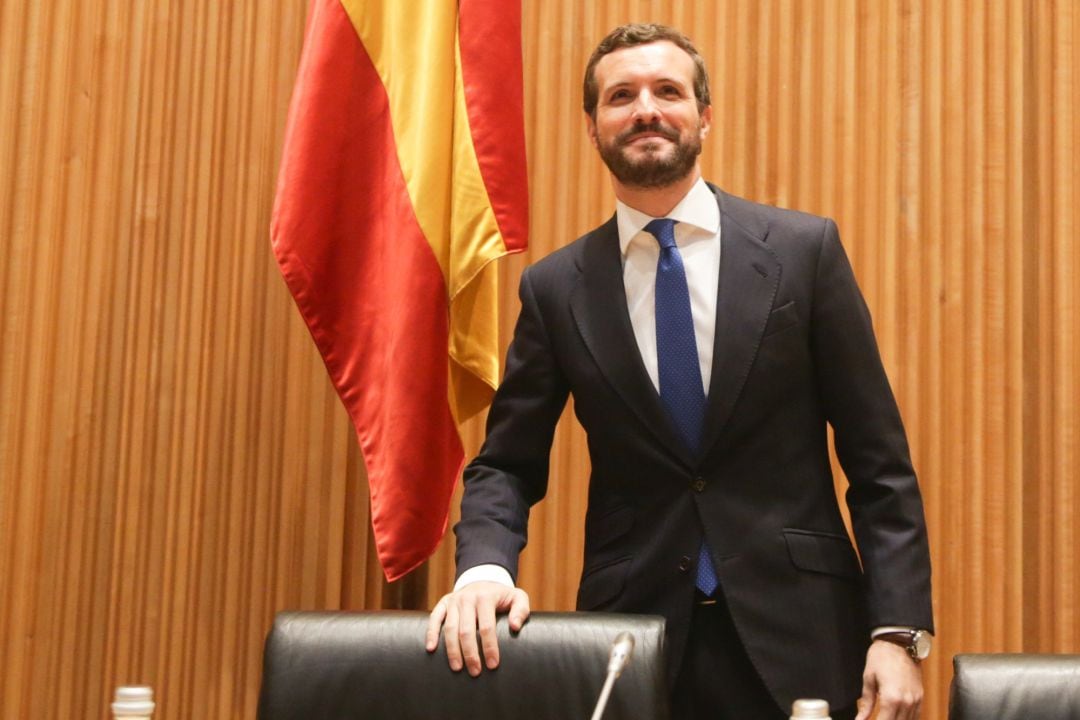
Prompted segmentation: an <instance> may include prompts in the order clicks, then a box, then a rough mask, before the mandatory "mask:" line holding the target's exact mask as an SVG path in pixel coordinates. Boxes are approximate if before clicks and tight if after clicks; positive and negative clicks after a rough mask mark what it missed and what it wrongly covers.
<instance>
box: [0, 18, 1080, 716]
mask: <svg viewBox="0 0 1080 720" xmlns="http://www.w3.org/2000/svg"><path fill="white" fill-rule="evenodd" d="M524 10H525V23H524V40H525V43H524V49H525V69H526V103H527V107H526V121H527V139H528V145H529V147H528V150H529V157H530V169H529V171H530V180H531V185H532V203H533V213H532V217H533V218H534V219H533V226H532V245H531V248H530V250H529V252H528V253H527V254H526V255H525V256H519V257H514V258H511V259H510V260H508V261H506V262H504V263H503V265H502V278H503V280H504V287H503V291H502V292H503V294H504V307H505V308H506V310H507V313H506V316H505V318H504V321H503V322H504V325H503V329H504V336H505V337H506V338H507V339H508V337H509V333H510V331H511V328H512V324H513V319H514V315H515V314H516V310H517V307H518V304H517V300H516V284H517V278H518V276H519V275H520V272H521V269H522V267H524V265H525V264H526V263H527V262H528V261H530V260H533V259H536V258H538V257H541V256H542V255H544V254H546V253H547V252H549V251H550V250H552V249H554V248H556V247H558V246H560V245H562V244H563V243H565V242H566V241H568V240H569V239H571V238H573V237H575V236H577V235H578V234H580V233H581V232H583V231H585V230H587V229H588V228H590V227H592V226H593V225H595V224H597V223H598V222H600V221H601V220H603V219H604V218H605V217H606V216H607V215H608V214H609V213H610V211H611V206H612V194H611V190H610V188H609V186H608V184H607V179H606V173H605V171H604V169H603V167H602V166H601V164H600V163H599V161H598V160H597V159H596V157H595V154H594V152H593V150H592V149H591V147H590V146H589V145H588V143H587V141H586V138H585V134H584V123H583V119H582V117H581V113H580V110H579V109H578V108H579V102H580V73H581V69H582V67H583V65H584V62H585V59H586V58H587V56H588V53H589V52H590V50H591V49H592V47H593V45H595V43H596V41H597V40H598V39H599V38H600V37H601V36H602V35H603V34H604V33H605V32H606V31H607V30H608V29H609V28H610V27H612V26H614V25H616V24H618V23H620V22H624V21H628V20H656V21H661V22H669V23H672V24H675V25H677V26H679V27H682V28H684V29H685V30H686V31H687V32H688V33H690V34H691V36H692V37H693V38H694V39H695V40H696V41H697V43H698V45H699V47H700V48H701V49H702V51H703V53H704V54H705V56H706V58H707V60H708V61H709V63H710V69H711V72H712V76H713V91H714V105H715V113H716V125H715V128H714V133H713V135H712V136H711V138H710V140H709V141H708V143H707V146H706V154H705V158H704V166H705V172H706V176H707V177H709V178H710V179H712V180H714V181H715V182H717V183H719V184H720V185H722V186H724V187H725V188H726V189H728V190H730V191H732V192H735V193H738V194H742V195H745V196H748V197H751V198H754V199H757V200H761V201H765V202H770V203H775V204H779V205H783V206H787V207H796V208H799V209H803V210H807V211H810V212H816V213H821V214H827V215H831V216H833V217H834V218H836V220H837V221H838V223H839V225H840V228H841V233H842V237H843V238H844V241H845V244H846V245H847V248H848V250H849V253H850V255H851V257H852V260H853V263H854V265H855V267H856V272H857V274H858V276H859V278H860V281H861V283H862V286H863V290H864V292H865V294H866V296H867V300H868V302H869V304H870V306H871V309H872V311H873V313H874V316H875V321H876V326H877V329H878V333H879V339H880V341H881V345H882V350H883V353H884V356H885V361H886V365H887V368H888V371H889V373H890V376H891V378H892V380H893V384H894V388H895V390H896V392H897V395H898V397H899V400H900V403H901V406H902V410H903V412H904V416H905V419H906V422H907V426H908V430H909V434H910V439H911V444H912V449H913V452H914V455H915V459H916V463H917V467H918V468H919V470H920V474H921V479H922V483H923V488H924V493H925V496H926V504H927V513H928V519H929V522H930V530H931V543H932V550H933V557H934V562H935V572H936V574H935V581H936V586H935V606H936V610H937V618H938V622H939V641H938V644H937V647H936V652H935V655H934V658H933V660H932V661H931V662H929V663H928V664H927V669H926V677H927V686H928V702H927V711H926V712H925V713H924V717H928V718H943V717H944V715H945V713H944V704H945V701H946V696H947V684H948V681H949V678H950V675H951V671H950V669H949V659H950V658H951V656H952V655H953V654H954V653H955V652H959V651H999V650H1012V651H1073V652H1078V651H1080V607H1078V601H1077V600H1076V596H1077V594H1078V590H1080V588H1078V585H1080V569H1078V566H1077V558H1078V555H1080V532H1078V527H1077V523H1078V519H1080V499H1078V497H1077V491H1076V489H1075V488H1076V480H1077V474H1076V470H1075V468H1076V466H1077V463H1078V461H1080V402H1077V401H1078V397H1077V393H1078V390H1080V388H1078V383H1077V380H1076V378H1077V376H1078V375H1080V360H1078V359H1077V358H1078V356H1080V312H1078V307H1077V302H1078V298H1080V256H1078V252H1080V250H1078V244H1080V141H1078V139H1077V138H1080V49H1078V47H1077V43H1078V42H1080V9H1077V8H1076V7H1075V5H1074V3H1072V2H1071V1H1070V0H1057V1H1054V0H1002V1H1001V2H980V1H978V0H957V1H955V2H952V1H949V2H947V1H946V0H924V1H921V2H920V1H917V0H882V1H881V2H871V1H870V0H804V1H801V2H799V1H795V0H786V1H785V0H762V1H760V2H759V1H757V0H753V1H751V0H727V1H725V2H714V1H712V0H694V1H693V2H676V1H675V0H667V1H664V2H660V1H657V2H644V1H638V2H630V1H625V0H624V1H622V2H617V1H614V0H609V1H607V2H594V3H580V2H572V1H571V0H551V1H550V2H542V3H541V2H526V3H525V4H524ZM305 11H306V2H305V1H304V0H264V1H263V2H255V1H254V0H241V1H239V2H234V3H213V2H207V1H206V0H196V1H195V2H191V3H183V4H179V3H130V2H121V1H120V0H84V1H83V2H74V1H73V0H59V1H58V2H52V3H33V2H29V0H14V1H13V2H5V3H2V4H0V666H2V667H3V668H4V672H3V673H0V716H2V717H12V718H15V717H36V718H37V717H40V718H70V717H86V718H98V717H103V716H104V715H105V708H106V705H107V702H108V699H109V698H108V695H109V693H111V688H112V687H113V686H114V685H116V684H118V683H122V682H149V683H152V684H153V685H154V686H155V689H156V690H157V692H158V700H159V707H160V711H159V714H158V716H159V717H163V718H186V717H220V718H227V717H238V718H239V717H252V716H253V715H254V707H255V698H256V694H257V689H258V681H259V661H260V654H261V641H262V636H263V633H264V632H265V630H266V628H267V627H268V623H269V620H270V618H271V617H272V614H273V612H274V611H275V610H277V609H282V608H287V607H288V608H295V607H303V608H364V607H367V608H377V607H394V606H410V605H418V604H419V605H423V604H425V603H430V602H431V601H433V600H434V598H436V597H437V596H438V595H439V594H440V593H441V592H443V591H444V590H445V589H446V588H447V587H448V586H449V585H450V583H451V581H452V574H453V569H452V547H451V546H452V542H450V541H448V542H445V543H443V546H442V547H441V548H440V550H439V552H438V553H437V554H436V556H435V557H434V558H433V560H432V561H431V563H429V567H428V569H427V571H426V572H422V573H417V574H414V575H415V576H414V577H413V578H411V579H410V580H408V581H406V582H404V583H399V584H396V585H394V586H388V585H386V584H385V583H384V582H383V581H382V579H381V575H380V573H379V570H378V568H377V565H376V564H375V562H374V560H373V554H372V548H371V542H370V538H369V531H368V530H367V525H366V519H367V499H366V486H365V481H364V473H363V467H362V460H361V459H360V456H359V453H358V451H357V449H356V446H355V442H354V441H353V439H352V433H351V429H350V428H349V426H348V423H347V420H346V417H345V413H344V412H343V411H342V409H341V407H340V405H339V403H338V401H337V398H336V396H335V395H334V393H333V390H332V389H331V388H330V386H329V384H328V382H327V381H326V378H325V373H324V370H323V368H322V365H321V362H320V360H319V358H318V356H317V354H316V353H315V351H314V347H313V345H312V343H311V341H310V338H309V337H308V335H307V331H306V330H305V328H304V327H303V325H302V323H301V322H300V320H299V317H298V314H297V313H296V311H295V308H294V307H293V305H292V302H291V300H290V298H289V297H288V294H287V293H286V291H285V288H284V284H283V283H282V281H281V279H280V276H279V274H278V272H277V270H276V268H275V267H274V264H273V262H272V260H271V258H270V254H269V252H268V250H269V245H268V241H267V235H268V232H267V227H268V220H269V209H270V204H271V201H272V195H273V189H274V180H275V175H276V169H277V160H278V157H279V155H280V144H281V136H282V130H283V124H284V118H285V110H286V107H287V102H288V96H289V92H290V90H291V87H292V83H293V80H294V76H295V68H296V62H297V59H298V56H299V50H300V44H301V40H302V32H303V23H304V17H305ZM567 415H568V417H569V416H570V412H569V410H568V413H567ZM466 435H467V437H466V440H467V444H468V445H469V447H470V448H471V449H475V448H477V447H478V445H479V442H480V441H481V439H482V425H481V422H480V420H477V421H474V422H473V423H471V424H470V426H469V427H468V428H467V433H466ZM587 466H588V461H587V450H586V445H585V439H584V437H583V435H582V433H581V432H580V430H579V429H577V428H576V426H575V425H574V424H573V423H572V422H569V421H568V422H564V423H563V426H562V427H560V430H559V432H558V434H557V438H556V444H555V447H554V449H553V457H552V474H553V479H552V483H551V489H550V492H549V496H548V499H547V500H546V501H545V502H544V503H543V504H542V505H541V506H540V507H539V508H538V509H537V511H536V512H535V513H534V518H533V522H532V529H531V544H530V547H529V549H528V550H527V551H526V557H525V558H524V559H523V569H522V577H521V582H522V584H523V585H524V586H525V587H526V588H527V589H528V590H529V591H530V593H531V595H532V598H533V603H534V607H537V608H540V609H559V608H568V607H571V606H572V604H573V597H574V591H575V586H576V576H577V574H578V572H579V571H580V547H581V544H582V517H583V512H584V502H585V477H586V476H587ZM898 581H902V578H898Z"/></svg>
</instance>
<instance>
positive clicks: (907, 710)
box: [856, 641, 923, 720]
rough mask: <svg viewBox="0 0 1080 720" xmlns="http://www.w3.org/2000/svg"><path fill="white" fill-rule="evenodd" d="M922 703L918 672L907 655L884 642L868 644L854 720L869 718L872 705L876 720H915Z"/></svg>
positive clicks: (920, 674)
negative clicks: (875, 709) (861, 690)
mask: <svg viewBox="0 0 1080 720" xmlns="http://www.w3.org/2000/svg"><path fill="white" fill-rule="evenodd" d="M922 699H923V687H922V672H921V670H920V669H919V666H918V664H916V663H915V662H914V661H913V660H912V659H911V658H910V657H909V656H908V654H907V651H906V650H904V649H903V648H901V647H899V646H897V645H893V644H891V643H888V642H884V641H878V642H874V643H872V644H871V646H870V650H869V652H867V654H866V669H865V670H864V671H863V695H862V697H861V698H860V699H859V714H858V716H856V720H866V718H868V717H870V713H871V711H872V710H873V708H874V705H875V704H876V705H877V718H878V720H918V717H919V711H920V709H921V708H922Z"/></svg>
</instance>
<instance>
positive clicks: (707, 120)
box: [698, 105, 712, 140]
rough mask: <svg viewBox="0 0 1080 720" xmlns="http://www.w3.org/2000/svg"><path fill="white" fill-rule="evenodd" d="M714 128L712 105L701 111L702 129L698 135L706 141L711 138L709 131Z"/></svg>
mask: <svg viewBox="0 0 1080 720" xmlns="http://www.w3.org/2000/svg"><path fill="white" fill-rule="evenodd" d="M711 128H712V105H706V106H705V109H704V110H702V111H701V129H700V130H698V134H699V135H700V136H701V139H702V140H704V139H705V138H707V137H708V136H709V130H710V129H711Z"/></svg>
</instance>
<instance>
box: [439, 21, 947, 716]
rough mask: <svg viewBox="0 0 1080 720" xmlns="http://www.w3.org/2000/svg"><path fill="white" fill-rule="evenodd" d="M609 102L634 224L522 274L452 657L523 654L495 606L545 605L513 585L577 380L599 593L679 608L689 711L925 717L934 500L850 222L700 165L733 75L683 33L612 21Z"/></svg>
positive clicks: (601, 135) (598, 141) (682, 702)
mask: <svg viewBox="0 0 1080 720" xmlns="http://www.w3.org/2000/svg"><path fill="white" fill-rule="evenodd" d="M585 112H586V115H587V122H588V129H589V136H590V138H591V140H592V142H593V144H594V145H595V146H596V148H597V149H598V151H599V153H600V155H601V157H602V158H603V159H604V161H605V162H606V163H607V165H608V167H609V169H610V170H611V174H612V182H613V184H614V187H615V195H616V197H617V199H618V203H617V208H616V214H615V216H614V217H613V218H612V219H611V220H609V221H608V222H607V223H605V224H604V225H602V226H601V227H599V228H597V229H595V230H593V231H592V232H590V233H588V234H586V235H585V236H583V237H582V238H580V239H578V240H577V241H576V242H574V243H572V244H570V245H569V246H567V247H565V248H563V249H561V250H559V251H557V252H555V253H552V254H551V255H550V256H548V257H547V258H545V259H544V260H542V261H540V262H538V263H536V264H535V265H534V266H532V267H530V268H529V269H527V270H526V271H525V273H524V274H523V276H522V279H521V288H520V296H521V304H522V309H521V315H520V317H519V319H518V324H517V327H516V330H515V333H514V339H513V342H512V344H511V347H510V350H509V353H508V357H507V363H506V375H505V379H504V381H503V384H502V386H501V387H500V388H499V390H498V392H497V394H496V396H495V400H494V402H493V405H492V408H491V412H490V416H489V420H488V431H487V440H486V442H485V444H484V447H483V449H482V450H481V452H480V455H479V456H478V457H477V458H476V460H475V461H473V462H472V463H471V464H470V466H469V467H468V469H467V470H466V472H465V495H464V498H463V500H462V508H461V522H460V523H459V524H458V525H457V527H456V529H455V531H456V533H457V538H458V547H457V563H458V573H459V579H458V582H457V584H456V586H455V590H454V592H452V593H450V594H449V595H447V596H445V597H444V598H442V599H441V600H440V601H439V603H438V604H437V605H436V607H435V608H434V609H433V611H432V614H431V622H430V626H429V631H428V637H427V647H428V649H429V651H431V650H434V649H435V647H437V644H438V638H439V635H440V627H441V629H442V632H441V634H442V636H443V637H444V638H445V641H446V647H447V652H448V656H449V658H450V665H451V667H452V668H453V669H455V670H460V669H462V667H465V668H467V670H468V671H469V672H470V673H471V674H473V675H477V674H479V673H480V671H481V654H480V648H481V647H482V649H483V658H484V660H485V661H486V663H487V666H488V667H489V668H494V667H496V666H497V665H498V647H497V644H496V642H495V635H494V618H495V614H496V613H497V612H509V614H510V624H511V627H520V625H521V624H522V623H523V622H524V621H525V619H526V618H527V616H528V612H529V605H528V597H527V596H526V595H525V593H524V591H522V590H520V589H517V588H514V583H513V578H514V577H515V576H516V573H517V561H518V554H519V552H520V551H521V549H522V548H523V547H524V545H525V538H526V526H527V519H528V511H529V507H530V506H531V505H532V504H533V503H535V502H537V501H539V500H540V499H541V498H542V497H543V496H544V493H545V490H546V485H547V475H548V456H549V453H550V446H551V439H552V434H553V432H554V427H555V424H556V422H557V420H558V418H559V416H560V414H561V412H562V410H563V407H564V406H565V403H566V400H567V397H568V395H569V394H571V393H572V394H573V396H574V401H575V402H574V407H575V411H576V415H577V418H578V420H579V421H580V422H581V424H582V426H583V427H584V428H585V430H586V432H587V434H588V442H589V452H590V457H591V460H592V476H591V479H590V486H589V509H588V514H587V517H586V533H585V534H586V546H585V559H584V571H583V573H582V577H581V584H580V588H579V591H578V607H579V608H580V609H582V610H608V611H619V612H645V613H657V614H661V615H663V616H665V617H666V618H667V629H668V630H667V632H668V643H667V649H668V652H669V667H670V671H671V673H670V674H671V686H672V704H673V708H674V714H675V716H676V717H680V718H681V717H691V718H692V717H702V718H704V717H710V718H716V717H724V718H754V719H755V720H759V719H760V718H774V717H775V718H783V717H786V715H787V713H786V712H785V710H786V709H787V708H788V707H790V703H791V702H792V700H794V699H795V698H797V697H820V698H825V699H827V700H829V702H830V704H831V705H832V707H833V708H834V713H833V717H834V718H840V717H848V718H850V717H853V716H854V715H855V712H856V700H859V699H860V698H861V700H860V701H859V706H860V710H861V713H860V715H859V717H860V718H865V717H868V715H869V713H870V711H871V707H872V706H873V705H874V704H875V703H876V704H877V706H878V708H879V715H878V717H880V718H889V719H891V718H915V717H917V716H918V711H919V703H920V702H921V697H922V682H921V676H920V671H919V667H918V661H919V660H920V659H921V658H922V657H925V654H926V652H928V637H929V631H931V630H932V617H931V607H930V564H929V553H928V549H927V539H926V528H925V521H924V519H923V511H922V500H921V496H920V493H919V489H918V484H917V481H916V478H915V474H914V471H913V469H912V466H911V461H910V458H909V452H908V448H907V442H906V439H905V435H904V431H903V426H902V424H901V421H900V416H899V412H898V410H897V407H896V403H895V400H894V398H893V395H892V391H891V390H890V388H889V384H888V380H887V378H886V376H885V372H884V369H883V367H882V363H881V359H880V357H879V353H878V349H877V345H876V341H875V339H874V334H873V329H872V327H871V321H870V316H869V313H868V312H867V309H866V306H865V304H864V302H863V299H862V296H861V294H860V293H859V290H858V287H857V285H856V283H855V278H854V275H853V274H852V270H851V267H850V265H849V263H848V260H847V257H846V255H845V254H844V251H843V248H842V247H841V245H840V241H839V237H838V234H837V229H836V226H835V225H834V224H833V223H832V221H830V220H826V219H823V218H817V217H813V216H811V215H806V214H803V213H797V212H793V211H788V210H780V209H776V208H772V207H767V206H763V205H758V204H755V203H751V202H748V201H746V200H742V199H739V198H736V197H733V196H731V195H728V194H726V193H724V192H722V191H720V190H718V189H717V188H715V187H713V186H711V185H708V184H706V183H705V182H704V181H703V180H702V179H701V173H700V168H699V164H698V155H699V154H700V151H701V143H702V141H703V140H704V139H705V137H706V136H707V134H708V132H709V128H710V125H711V122H712V108H711V105H710V100H709V88H708V78H707V75H706V73H705V66H704V63H703V61H702V59H701V57H700V55H699V54H698V53H697V51H696V50H695V49H694V47H693V45H691V44H690V42H689V40H687V39H686V38H685V36H683V35H682V34H681V33H678V32H677V31H675V30H673V29H671V28H666V27H663V26H656V25H630V26H624V27H621V28H617V29H616V30H615V31H613V32H612V33H611V34H609V35H608V37H607V38H605V39H604V41H602V42H601V44H600V46H599V47H598V48H597V50H596V51H595V52H594V54H593V56H592V58H591V59H590V61H589V65H588V67H587V69H586V79H585ZM829 424H831V425H832V427H833V429H834V433H835V445H836V450H837V454H838V456H839V458H840V461H841V463H842V465H843V467H844V470H845V474H846V475H847V478H848V480H849V483H850V487H849V490H848V492H847V503H848V507H849V509H850V512H851V518H852V524H853V529H854V533H855V538H856V542H857V544H858V548H859V553H860V554H859V556H857V555H856V552H855V550H854V548H853V546H852V544H851V542H850V540H849V538H848V535H847V532H846V530H845V528H844V524H843V521H842V519H841V514H840V511H839V508H838V504H837V498H836V495H835V492H834V489H833V481H832V474H831V469H830V462H829V455H828V447H827V435H826V426H827V425H829ZM860 556H861V563H860ZM477 631H479V637H480V640H479V647H478V642H477Z"/></svg>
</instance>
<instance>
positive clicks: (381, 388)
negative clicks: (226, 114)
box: [271, 0, 463, 580]
mask: <svg viewBox="0 0 1080 720" xmlns="http://www.w3.org/2000/svg"><path fill="white" fill-rule="evenodd" d="M271 234H272V238H273V244H274V252H275V255H276V256H277V259H278V263H279V265H280V266H281V270H282V273H283V274H284V276H285V280H286V283H287V284H288V286H289V289H290V290H291V291H292V293H293V296H294V297H295V298H296V302H297V305H298V306H299V308H300V312H301V314H302V315H303V317H304V320H305V321H306V322H307V324H308V327H309V328H310V330H311V334H312V336H313V338H314V339H315V343H316V344H317V345H318V347H319V350H320V352H321V353H322V355H323V358H324V360H325V362H326V367H327V370H328V371H329V373H330V377H331V380H332V382H333V384H334V387H335V388H336V389H337V391H338V393H339V394H340V396H341V398H342V401H343V402H344V404H345V406H346V408H347V409H348V411H349V415H350V417H351V418H352V421H353V424H354V426H355V427H356V429H357V437H358V438H359V441H360V446H361V449H362V451H363V454H364V461H365V463H366V465H367V471H368V482H369V484H370V486H371V513H372V524H373V526H374V530H375V537H376V545H377V550H378V552H379V558H380V560H381V562H382V565H383V568H384V571H385V573H386V576H387V578H389V579H390V580H394V579H396V578H398V577H401V576H402V575H404V574H405V573H407V572H409V571H410V570H412V569H413V568H415V567H416V566H417V565H419V564H420V563H422V562H423V561H424V560H425V559H426V558H427V557H428V556H429V555H430V554H431V552H433V551H434V548H435V547H436V545H437V544H438V542H439V540H440V539H441V537H442V535H443V532H444V531H445V528H446V520H447V510H448V507H449V501H450V496H451V493H452V491H453V487H454V482H455V479H456V477H457V475H458V473H459V472H460V469H461V464H462V461H463V450H462V447H461V442H460V439H459V437H458V434H457V429H456V427H455V425H454V422H453V418H452V417H451V414H450V410H449V407H448V405H447V392H448V387H447V382H448V373H447V338H448V317H447V305H446V302H447V290H446V286H445V281H444V279H443V276H442V273H441V271H440V268H439V265H438V263H437V262H436V259H435V257H434V255H433V254H432V251H431V247H430V245H429V244H428V242H427V240H426V239H425V238H424V235H423V233H422V232H421V230H420V226H419V224H418V222H417V220H416V216H415V214H414V211H413V207H412V204H411V201H410V198H409V194H408V191H407V189H406V186H405V181H404V178H403V175H402V171H401V166H400V164H399V162H398V159H397V150H396V145H395V140H394V133H393V127H392V125H391V122H390V113H389V101H388V98H387V95H386V91H385V88H384V86H383V85H382V82H381V80H380V78H379V76H378V73H377V72H376V70H375V67H374V65H373V64H372V62H371V59H370V57H369V56H368V54H367V52H366V51H365V50H364V48H363V46H362V43H361V42H360V40H359V38H358V37H357V35H356V31H355V29H354V28H353V26H352V24H351V23H350V21H349V18H348V16H347V14H346V13H345V10H344V8H342V6H341V4H340V2H339V1H338V0H315V2H314V3H313V10H312V18H311V21H310V23H309V32H308V37H307V41H306V43H305V47H304V54H303V57H302V58H301V66H300V74H299V79H298V81H297V85H296V89H295V91H294V96H293V100H292V105H291V108H290V117H289V124H288V128H287V131H286V147H285V153H284V156H283V159H282V166H281V174H280V177H279V181H278V195H277V200H276V204H275V210H274V218H273V223H272V229H271Z"/></svg>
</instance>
